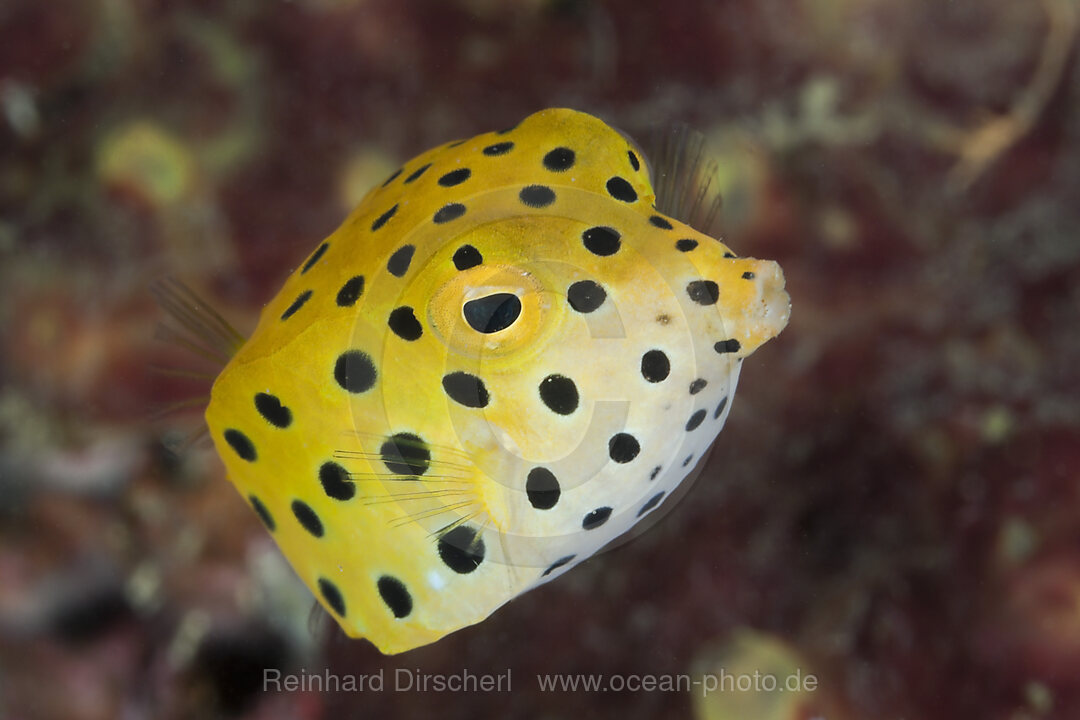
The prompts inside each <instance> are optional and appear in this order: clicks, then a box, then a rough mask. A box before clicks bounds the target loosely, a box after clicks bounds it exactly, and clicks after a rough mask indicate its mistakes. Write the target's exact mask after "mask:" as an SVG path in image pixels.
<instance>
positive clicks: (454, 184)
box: [206, 109, 789, 653]
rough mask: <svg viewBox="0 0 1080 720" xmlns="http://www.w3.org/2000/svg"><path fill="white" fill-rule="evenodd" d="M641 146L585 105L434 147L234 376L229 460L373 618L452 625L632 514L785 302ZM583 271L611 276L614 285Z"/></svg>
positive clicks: (249, 493)
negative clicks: (697, 216) (651, 171)
mask: <svg viewBox="0 0 1080 720" xmlns="http://www.w3.org/2000/svg"><path fill="white" fill-rule="evenodd" d="M508 143H512V146H508V145H507V144H508ZM567 150H570V151H572V153H568V152H567ZM553 151H554V152H553ZM639 160H640V153H639V152H638V151H637V150H636V148H634V147H632V146H631V145H630V144H629V143H628V141H627V140H626V139H625V138H624V137H623V136H622V135H620V134H619V133H618V132H616V131H615V130H613V129H611V128H610V127H608V126H607V125H605V124H604V123H603V122H601V121H600V120H598V119H596V118H594V117H592V116H589V115H586V114H583V113H579V112H575V111H572V110H562V109H557V110H545V111H542V112H539V113H536V114H534V115H531V116H530V117H528V118H526V119H525V120H524V121H522V122H521V123H520V124H519V125H518V126H517V127H515V128H513V129H511V130H508V131H504V132H502V133H486V134H484V135H479V136H477V137H475V138H472V139H470V140H468V141H465V142H461V143H450V144H448V145H444V146H442V147H439V148H436V149H434V150H431V151H429V152H427V153H424V154H423V155H421V156H419V157H417V158H415V159H414V160H411V161H410V162H408V163H406V164H405V165H404V167H403V168H402V169H401V170H400V171H399V173H397V174H395V176H393V177H392V178H390V179H389V180H388V181H387V182H386V183H385V184H383V185H382V186H380V187H377V188H375V189H374V190H372V191H371V192H370V193H369V194H368V195H367V197H365V198H364V200H363V201H362V202H361V203H360V205H359V206H358V207H357V208H356V209H355V210H354V211H353V212H352V214H351V215H350V216H349V217H348V219H346V221H345V222H344V223H343V224H342V226H341V227H340V228H338V230H337V231H335V232H334V233H333V234H332V235H331V236H330V237H329V238H328V239H327V240H326V241H325V243H323V245H320V248H319V249H317V250H316V252H315V253H313V255H312V256H311V257H310V258H309V259H308V261H306V262H305V264H304V266H302V267H301V268H300V269H298V270H297V271H296V272H294V273H293V275H292V276H291V277H290V278H289V279H288V280H287V281H286V282H285V286H284V287H283V288H282V290H281V292H280V293H278V295H277V297H275V298H274V299H273V300H272V301H271V302H270V303H269V304H268V305H267V306H266V308H265V309H264V310H263V313H262V317H261V319H260V322H259V325H258V327H257V329H256V330H255V333H254V334H253V335H252V337H251V338H250V339H249V340H248V341H247V342H246V343H245V344H244V345H243V346H242V347H241V348H240V350H239V351H238V352H237V353H236V355H235V356H234V357H233V358H232V360H231V362H230V363H229V364H228V366H227V367H226V368H225V369H224V371H223V372H222V373H221V375H220V376H219V377H218V378H217V381H216V382H215V384H214V388H213V392H212V397H211V402H210V405H209V407H208V409H207V412H206V419H207V423H208V425H209V427H210V431H211V434H212V437H213V439H214V442H215V444H216V446H217V449H218V452H219V454H220V455H221V457H222V459H223V460H224V462H225V465H226V467H227V469H228V474H229V478H230V479H231V480H232V482H233V483H234V484H235V485H236V486H237V488H238V490H239V491H240V492H241V494H242V495H243V496H244V497H245V498H247V499H248V501H249V502H250V503H252V505H253V506H254V507H255V509H256V511H258V512H259V514H260V516H261V517H263V520H264V522H266V523H267V525H268V527H270V528H271V531H272V533H273V535H274V538H275V539H276V540H277V542H278V545H279V546H280V547H281V549H282V551H283V552H284V553H285V554H286V556H287V557H288V558H289V560H290V562H291V563H292V564H293V567H294V568H295V569H296V571H297V573H298V574H299V575H300V577H301V578H302V579H303V580H304V582H305V583H307V585H308V586H309V587H310V588H311V590H312V592H313V593H314V594H315V596H316V597H317V598H318V599H319V601H320V602H321V603H322V604H323V605H324V607H326V608H327V610H328V611H329V612H330V613H331V615H332V616H333V617H334V618H335V619H336V620H337V621H338V623H340V625H341V626H342V628H343V629H344V630H345V632H346V633H348V634H349V635H350V636H353V637H364V638H368V639H369V640H371V642H373V643H374V644H375V645H376V646H377V647H378V648H379V649H380V650H381V651H382V652H384V653H397V652H402V651H405V650H409V649H411V648H414V647H417V646H420V645H425V644H427V643H431V642H434V641H435V640H437V639H439V638H440V637H442V636H444V635H446V634H447V633H450V632H453V631H454V630H458V629H460V628H462V627H465V626H467V625H471V624H473V623H476V622H479V621H480V620H482V619H484V618H485V617H487V616H488V615H489V614H491V612H493V611H494V610H495V609H496V608H498V607H499V606H500V605H502V604H503V603H505V602H506V601H508V600H510V599H511V598H513V597H514V596H516V595H518V594H520V593H522V592H524V591H526V590H528V589H530V588H532V587H535V586H536V585H539V584H541V583H542V582H545V581H547V580H549V579H551V578H552V577H555V576H556V575H558V574H560V573H561V572H563V571H565V570H566V569H567V568H569V567H572V566H573V565H574V564H576V563H578V562H580V561H581V560H584V559H585V558H587V557H589V556H590V555H591V554H592V553H594V552H596V550H598V549H599V548H600V547H602V546H603V545H604V544H606V543H607V542H609V541H610V540H611V539H613V538H614V537H616V536H618V535H620V534H622V533H623V532H625V531H626V530H627V529H629V528H630V527H631V526H632V525H633V524H634V523H635V522H636V521H637V519H638V516H639V513H640V514H644V512H648V511H650V510H652V509H653V508H654V507H656V505H658V504H659V502H660V500H661V499H662V498H663V497H665V496H666V494H669V493H670V491H671V490H672V489H673V488H674V487H675V486H676V485H677V484H678V483H679V482H680V481H681V480H682V479H683V478H684V477H685V476H686V474H687V473H688V472H689V471H690V470H691V469H692V468H693V465H694V462H695V461H696V460H697V459H698V458H700V457H701V456H702V454H703V453H704V452H705V451H706V449H707V448H708V446H709V445H710V444H711V442H712V441H713V439H714V438H715V437H716V434H717V433H718V432H719V431H720V428H721V427H722V426H723V423H724V421H725V419H726V417H727V411H728V408H729V407H730V402H729V398H730V396H731V394H732V393H733V392H734V389H735V383H736V380H737V378H738V372H739V367H740V362H741V360H742V358H743V357H745V356H746V355H748V354H749V353H751V352H753V351H754V350H755V349H756V348H757V347H758V346H759V345H761V344H762V343H763V342H765V341H766V340H768V339H770V338H772V337H774V336H775V335H776V334H777V333H779V332H780V330H781V329H783V327H784V325H785V324H786V323H787V318H788V308H789V305H788V298H787V295H786V293H784V291H783V277H782V275H781V273H780V269H779V267H778V266H777V265H776V264H775V263H772V262H769V261H761V260H753V259H745V258H736V257H735V256H734V255H733V254H732V253H731V251H730V250H728V248H727V247H726V246H724V245H723V244H721V243H720V242H719V241H717V240H714V239H712V238H710V237H708V236H706V235H703V234H701V233H699V232H697V231H695V230H693V229H692V228H690V227H688V226H686V225H684V224H682V223H680V222H678V221H677V220H675V219H673V218H666V217H660V216H659V215H658V214H657V212H656V211H655V210H654V209H653V204H654V202H655V199H654V197H653V190H652V187H651V184H650V181H649V177H648V173H647V170H646V168H645V165H644V163H643V162H639ZM635 164H636V165H638V169H635V167H634V166H635ZM425 167H426V170H423V172H420V170H421V169H422V168H425ZM466 169H467V170H468V172H467V173H466V172H465V170H466ZM455 171H456V172H455ZM466 176H467V177H466ZM612 178H621V181H620V180H616V181H614V182H611V180H612ZM534 186H542V187H541V188H540V189H537V188H536V187H534ZM545 188H546V190H545ZM455 204H456V205H455ZM448 206H449V209H445V208H447V207H448ZM462 207H463V209H464V211H463V212H461V213H460V214H458V213H459V212H460V209H461V208H462ZM391 210H392V212H391ZM654 218H655V219H654ZM668 225H669V226H670V227H665V226H668ZM612 230H614V232H612ZM691 241H693V242H691ZM677 243H678V244H677ZM694 243H696V246H694V247H692V248H691V247H690V246H692V245H694ZM404 246H411V247H412V248H413V250H412V253H411V256H409V251H408V249H405V250H402V248H403V247H404ZM463 246H469V247H464V249H463ZM470 248H471V249H470ZM358 276H362V277H363V281H362V288H361V287H360V285H361V282H360V281H358V280H355V279H354V278H356V277H358ZM582 281H591V282H594V283H597V284H599V285H600V286H601V287H602V288H603V294H604V297H603V301H602V302H601V303H600V304H599V306H598V307H596V308H595V309H592V308H591V304H596V303H595V301H596V299H597V294H596V292H595V290H594V291H593V292H592V293H591V294H590V293H588V292H585V293H584V294H582V288H585V287H586V286H584V285H581V286H577V294H575V292H574V291H570V290H569V289H570V288H571V286H574V284H575V283H579V282H582ZM500 294H501V295H502V297H501V299H502V300H505V301H507V302H506V303H505V304H503V305H499V304H498V303H497V302H492V303H488V304H487V305H486V309H487V311H489V312H488V313H487V315H485V313H484V312H483V310H484V309H485V303H484V302H480V303H474V304H473V305H469V306H468V307H470V308H474V309H476V308H479V310H478V311H477V312H478V313H479V314H477V313H471V314H469V315H468V316H467V313H466V311H465V310H464V308H466V303H469V302H470V301H474V300H477V299H483V298H487V297H490V296H492V295H500ZM510 296H513V298H516V305H515V301H514V300H513V299H511V298H510ZM590 300H591V301H592V303H591V304H590ZM403 308H404V309H403ZM493 308H497V309H498V310H499V311H500V312H501V314H499V313H496V315H495V318H494V320H493V321H492V322H491V323H489V324H485V318H487V316H488V315H490V311H491V310H492V309H493ZM283 316H285V317H284V318H283ZM477 317H479V319H477ZM469 318H472V320H471V322H470V319H469ZM504 326H505V327H504ZM350 351H352V352H353V354H352V355H343V353H348V352H350ZM657 351H659V352H657ZM661 354H662V356H661ZM665 360H666V363H665ZM463 373H464V374H463ZM448 376H449V377H448ZM550 376H559V377H556V378H555V379H550V380H549V379H547V378H549V377H550ZM477 378H478V379H479V381H480V382H482V385H483V387H482V389H481V388H479V387H478V385H477V380H476V379H477ZM566 379H568V380H566ZM701 380H704V381H705V383H704V385H703V384H702V383H701ZM695 381H697V382H695ZM568 383H572V387H571V386H570V385H568ZM702 385H703V387H702ZM691 390H693V391H694V392H691ZM575 396H576V401H575ZM402 434H407V435H406V436H403V435H402ZM393 436H396V437H397V438H398V439H397V440H396V441H392V440H390V438H392V437H393ZM635 446H636V447H635ZM657 468H659V469H658V470H656V469H657ZM556 488H557V489H556ZM658 496H659V497H658ZM297 501H299V502H300V503H302V505H298V504H297ZM571 556H572V559H570V560H567V558H571ZM560 563H561V564H560ZM555 566H557V567H555Z"/></svg>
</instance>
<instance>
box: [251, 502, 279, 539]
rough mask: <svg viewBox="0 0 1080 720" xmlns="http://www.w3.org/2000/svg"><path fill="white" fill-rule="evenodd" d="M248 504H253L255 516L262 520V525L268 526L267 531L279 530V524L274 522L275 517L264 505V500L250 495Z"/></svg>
mask: <svg viewBox="0 0 1080 720" xmlns="http://www.w3.org/2000/svg"><path fill="white" fill-rule="evenodd" d="M248 502H250V503H251V508H252V509H253V510H254V511H255V514H256V515H258V516H259V519H260V520H262V524H263V525H265V526H266V529H267V530H269V531H270V532H274V530H276V529H277V523H275V522H274V516H273V515H271V514H270V511H269V510H267V509H266V506H265V505H263V502H262V500H260V499H259V498H257V497H255V496H254V495H248Z"/></svg>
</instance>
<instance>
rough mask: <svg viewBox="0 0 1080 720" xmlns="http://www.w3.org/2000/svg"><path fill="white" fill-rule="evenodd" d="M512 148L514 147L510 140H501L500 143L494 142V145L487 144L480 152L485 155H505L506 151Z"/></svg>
mask: <svg viewBox="0 0 1080 720" xmlns="http://www.w3.org/2000/svg"><path fill="white" fill-rule="evenodd" d="M513 148H514V143H512V142H501V143H495V144H494V145H488V146H487V147H486V148H484V149H483V151H482V152H483V153H484V154H485V155H489V156H492V157H494V156H495V155H505V154H506V153H508V152H510V151H511V150H512V149H513Z"/></svg>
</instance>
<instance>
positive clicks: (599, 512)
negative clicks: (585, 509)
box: [581, 507, 611, 530]
mask: <svg viewBox="0 0 1080 720" xmlns="http://www.w3.org/2000/svg"><path fill="white" fill-rule="evenodd" d="M609 517H611V508H609V507H599V508H596V509H595V510H593V511H592V512H590V513H589V514H588V515H586V516H585V517H584V518H582V520H581V527H582V529H584V530H595V529H596V528H598V527H600V526H601V525H603V524H604V523H606V522H607V521H608V518H609Z"/></svg>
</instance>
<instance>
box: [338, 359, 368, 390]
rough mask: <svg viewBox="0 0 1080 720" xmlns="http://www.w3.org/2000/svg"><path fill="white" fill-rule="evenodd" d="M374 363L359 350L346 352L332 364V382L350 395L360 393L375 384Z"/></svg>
mask: <svg viewBox="0 0 1080 720" xmlns="http://www.w3.org/2000/svg"><path fill="white" fill-rule="evenodd" d="M375 377H376V373H375V363H373V362H372V361H371V356H370V355H368V354H367V353H366V352H362V351H360V350H346V351H345V352H343V353H341V354H340V355H338V359H337V362H335V363H334V380H336V381H337V384H338V385H340V386H341V387H342V388H344V389H345V390H348V391H349V392H351V393H362V392H366V391H368V390H370V389H371V386H372V385H374V384H375Z"/></svg>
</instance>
